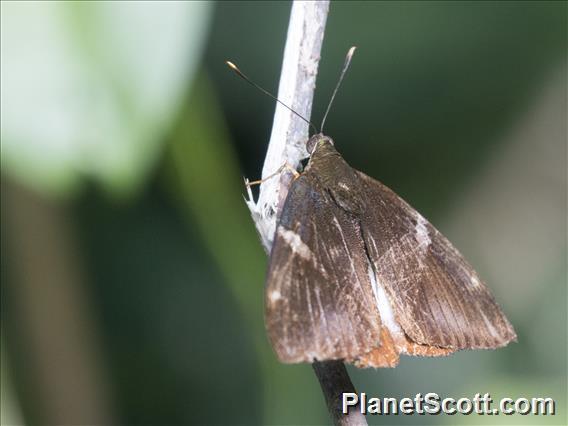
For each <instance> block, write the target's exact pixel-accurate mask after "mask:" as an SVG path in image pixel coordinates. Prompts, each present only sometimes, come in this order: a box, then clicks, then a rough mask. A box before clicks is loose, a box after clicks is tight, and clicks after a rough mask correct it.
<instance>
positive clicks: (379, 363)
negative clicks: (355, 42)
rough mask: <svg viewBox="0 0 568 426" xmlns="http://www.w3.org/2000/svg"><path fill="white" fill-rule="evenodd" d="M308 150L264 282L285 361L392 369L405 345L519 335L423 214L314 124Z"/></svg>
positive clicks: (421, 350)
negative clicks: (341, 150)
mask: <svg viewBox="0 0 568 426" xmlns="http://www.w3.org/2000/svg"><path fill="white" fill-rule="evenodd" d="M354 50H355V48H351V49H350V50H349V53H348V54H347V58H346V61H345V64H344V66H343V70H342V73H341V76H340V79H339V82H338V84H337V86H336V88H335V90H334V92H333V95H332V97H331V101H330V103H329V105H328V108H327V111H326V113H325V115H324V119H323V120H322V126H321V128H323V124H324V122H325V118H326V117H327V114H328V112H329V109H330V106H331V104H332V102H333V99H334V97H335V95H336V93H337V90H338V88H339V86H340V84H341V81H342V79H343V77H344V75H345V71H346V70H347V68H348V66H349V63H350V61H351V58H352V55H353V52H354ZM227 64H228V65H229V66H230V67H231V68H232V69H233V70H235V71H236V72H237V73H238V74H239V75H240V76H241V77H242V78H244V79H245V80H246V81H248V82H249V83H251V84H253V85H254V86H255V87H257V88H259V89H260V90H262V91H263V92H264V93H266V94H268V95H269V96H271V97H273V98H274V99H276V100H277V101H278V102H280V101H279V100H278V99H277V98H275V97H274V96H273V95H271V94H270V93H269V92H267V91H266V90H264V89H263V88H261V87H260V86H258V85H257V84H256V83H253V82H252V81H250V80H249V79H248V78H247V77H246V76H245V75H244V74H242V72H241V71H240V70H239V69H238V68H237V67H236V66H235V65H234V64H233V63H231V62H227ZM280 103H281V104H282V105H284V106H285V107H286V108H288V109H290V110H291V111H292V112H294V113H295V114H297V115H299V114H298V113H296V112H295V111H293V110H292V109H291V108H290V107H288V106H287V105H285V104H283V103H282V102H280ZM300 118H302V119H303V120H305V121H306V122H308V123H309V124H310V125H312V124H311V123H310V122H309V121H308V120H306V119H305V118H303V117H301V116H300ZM312 126H313V125H312ZM306 149H307V151H308V153H309V155H310V157H309V162H308V164H307V166H306V168H305V170H304V171H303V172H302V173H301V174H300V175H299V177H297V178H296V179H295V180H294V181H293V182H292V184H291V186H290V189H289V191H288V194H287V196H286V200H285V202H284V205H283V208H282V211H281V213H280V218H279V222H278V225H277V227H276V232H275V236H274V242H273V245H272V251H271V254H270V264H269V269H268V277H267V281H266V289H265V317H266V326H267V330H268V335H269V338H270V341H271V343H272V346H273V348H274V350H275V352H276V354H277V356H278V358H279V359H280V361H282V362H285V363H297V362H314V361H325V360H344V361H345V362H349V363H353V364H355V365H356V366H358V367H394V366H396V365H397V364H398V361H399V355H400V354H401V353H402V354H408V355H421V356H442V355H448V354H450V353H452V352H455V351H457V350H461V349H494V348H498V347H502V346H505V345H507V344H508V343H509V342H511V341H515V340H516V338H517V336H516V334H515V331H514V330H513V327H512V326H511V324H510V323H509V321H508V320H507V318H506V317H505V314H504V313H503V312H502V311H501V309H500V308H499V306H498V305H497V303H496V302H495V300H494V298H493V296H492V295H491V293H490V292H489V290H488V288H487V287H486V285H485V284H484V283H483V282H482V281H481V279H480V278H479V276H478V275H477V273H476V272H475V271H474V270H473V268H472V267H471V266H470V265H469V264H468V263H467V262H466V260H465V259H464V258H463V256H462V255H461V254H460V253H459V252H458V251H457V250H456V249H455V248H454V246H453V245H452V244H451V243H450V242H449V241H448V240H447V238H446V237H444V236H443V235H442V234H441V233H440V232H439V231H438V230H437V229H436V228H434V227H433V226H432V225H431V224H430V223H429V222H428V221H427V220H426V219H425V218H424V217H423V216H422V215H420V213H418V212H417V211H416V210H415V209H414V208H412V207H411V206H410V205H409V204H407V203H406V202H405V201H404V200H403V199H402V198H400V197H399V196H398V195H396V194H395V193H394V192H393V191H391V190H390V189H389V188H387V187H386V186H385V185H383V184H382V183H380V182H378V181H376V180H374V179H373V178H371V177H369V176H367V175H365V174H364V173H362V172H360V171H357V170H355V169H353V168H352V167H351V166H349V164H347V162H346V161H345V160H344V159H343V157H342V156H341V154H339V152H338V151H337V150H336V149H335V146H334V142H333V140H332V139H331V138H330V137H328V136H325V135H324V134H323V133H322V132H321V131H320V132H319V133H318V134H315V135H314V136H312V137H311V138H310V139H309V140H308V142H307V144H306ZM258 182H260V181H258ZM255 183H256V182H255Z"/></svg>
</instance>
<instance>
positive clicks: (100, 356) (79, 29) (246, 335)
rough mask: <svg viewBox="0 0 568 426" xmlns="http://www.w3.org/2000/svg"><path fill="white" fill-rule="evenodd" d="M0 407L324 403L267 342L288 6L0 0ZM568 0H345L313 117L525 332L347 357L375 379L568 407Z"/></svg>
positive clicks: (208, 414)
mask: <svg viewBox="0 0 568 426" xmlns="http://www.w3.org/2000/svg"><path fill="white" fill-rule="evenodd" d="M1 7H2V9H1V12H2V13H1V16H2V22H1V23H2V33H1V39H2V41H1V42H2V61H1V62H2V65H1V66H2V70H1V71H2V73H1V74H2V82H1V83H2V104H1V107H2V123H1V125H2V128H1V129H2V222H1V225H2V238H1V244H2V246H1V247H2V268H1V273H2V317H1V321H2V322H1V327H2V328H1V329H2V337H1V339H2V375H1V380H2V424H20V423H25V424H55V423H58V424H108V423H117V424H326V423H328V422H329V419H328V417H327V414H326V410H325V405H324V401H323V397H322V395H321V392H320V391H319V385H318V383H317V381H316V379H315V376H314V375H313V373H312V371H311V367H310V366H308V365H282V364H279V363H278V362H277V361H276V359H275V356H274V355H273V353H272V351H271V348H270V346H269V344H268V342H267V339H266V336H265V332H264V325H263V313H262V289H263V280H264V274H265V270H266V264H267V259H266V256H265V254H264V253H263V251H262V249H261V247H260V244H259V242H258V239H257V236H256V233H255V230H254V226H253V224H252V221H251V219H250V217H249V214H248V211H247V209H246V206H245V204H244V202H243V198H242V194H243V193H244V188H243V185H242V177H243V176H246V177H249V178H251V179H252V178H258V177H259V175H260V171H261V168H262V163H263V157H264V154H265V151H266V146H267V142H268V138H269V135H270V129H271V125H272V117H273V113H274V108H275V106H274V102H273V101H271V100H270V99H269V98H267V97H265V96H263V95H262V94H261V93H259V92H257V91H255V90H254V89H252V88H251V87H250V86H248V85H247V84H246V83H244V82H243V81H241V80H239V79H238V78H236V77H235V76H234V74H232V73H231V72H229V70H228V69H227V68H226V66H225V65H224V61H225V60H227V59H230V60H233V61H234V62H236V63H237V64H239V66H240V67H241V68H242V70H243V71H245V72H246V73H247V74H248V75H249V76H251V77H253V78H254V80H255V81H256V82H258V83H259V84H261V85H263V86H264V87H266V88H267V89H268V90H270V91H273V92H276V90H277V87H278V79H279V73H280V66H281V61H282V53H283V49H284V44H285V38H286V31H287V25H288V18H289V12H290V3H287V2H221V3H169V4H165V3H130V2H126V3H111V2H98V3H95V2H93V3H74V2H63V3H48V2H45V3H12V2H2V6H1ZM566 12H567V9H566V3H564V2H534V3H533V2H503V3H501V2H476V3H473V2H394V1H393V2H380V3H379V2H349V3H347V2H337V3H333V4H332V5H331V10H330V14H329V18H328V22H327V27H326V35H325V38H324V44H323V50H322V60H321V62H320V66H319V77H318V81H317V90H316V96H315V102H314V110H313V113H312V121H314V122H315V123H319V122H320V121H321V117H322V115H323V112H324V110H325V108H326V106H327V102H328V99H329V96H330V94H331V92H332V90H333V87H334V85H335V83H336V81H337V78H338V75H339V71H340V68H341V65H342V64H343V59H344V55H345V53H346V51H347V50H348V48H349V47H350V46H352V45H356V46H358V50H357V52H356V55H355V57H354V59H353V62H352V66H351V69H350V70H349V73H348V74H347V76H346V79H345V82H344V85H343V87H342V89H341V91H340V93H339V94H338V97H337V99H336V102H335V104H334V107H333V109H332V111H331V113H330V116H329V119H328V121H327V124H326V133H327V134H329V135H330V136H332V137H333V138H334V140H335V142H336V146H337V148H338V149H339V150H340V151H341V152H342V153H343V155H344V157H345V159H346V160H347V161H348V162H349V163H350V164H351V165H352V166H354V167H355V168H357V169H360V170H363V171H364V172H365V173H367V174H369V175H370V176H373V177H375V178H377V179H379V180H381V181H382V182H384V183H385V184H387V185H388V186H389V187H391V188H392V189H394V190H395V191H396V192H397V193H399V194H400V195H401V196H403V198H405V199H406V200H408V201H409V202H410V203H411V204H412V205H413V206H414V207H416V208H417V209H418V210H419V211H420V212H422V213H423V214H424V216H426V217H427V218H428V219H429V220H430V221H431V222H432V223H433V224H434V225H435V226H436V227H438V229H440V230H441V231H442V232H444V233H445V234H446V235H447V236H448V237H449V239H450V240H451V241H453V242H454V243H455V245H456V246H457V247H458V248H459V249H460V250H461V251H462V253H463V254H464V255H465V256H466V258H468V259H469V260H470V262H471V263H472V264H473V265H474V266H475V267H476V269H477V270H478V272H479V273H480V275H481V276H482V277H483V278H484V279H485V280H486V281H487V283H488V285H489V287H490V288H491V289H492V291H493V292H494V294H495V297H496V299H497V300H498V301H499V303H500V304H501V306H502V307H503V309H504V311H505V312H506V313H507V315H508V317H509V319H510V320H511V322H512V323H513V325H514V326H515V329H516V331H517V334H518V338H519V342H518V343H516V344H511V345H510V346H508V347H506V348H504V349H500V350H497V351H475V352H462V353H458V354H455V355H452V356H450V357H448V358H438V359H424V358H407V357H403V358H402V359H401V363H400V365H399V367H397V368H396V369H389V370H357V369H355V368H350V372H351V373H352V374H351V375H352V378H353V381H354V383H355V385H356V387H357V388H358V390H359V391H362V392H366V393H367V394H368V395H371V396H387V397H414V395H415V394H416V393H417V392H422V393H426V392H437V393H439V394H440V395H441V396H442V397H448V396H449V397H454V398H459V397H462V396H467V397H473V395H474V394H475V393H478V392H479V393H481V394H483V393H486V392H489V393H490V394H491V395H492V397H493V398H494V399H498V398H500V397H505V396H507V397H511V398H518V397H525V398H532V397H552V398H555V399H556V401H557V404H558V405H557V414H556V415H555V416H549V417H534V416H519V415H515V416H503V415H501V416H496V417H492V416H461V415H457V416H390V417H388V418H369V421H370V422H372V423H378V424H501V423H503V424H506V423H510V424H520V423H524V424H565V423H566V403H565V401H566V397H567V393H566V323H567V317H566V312H567V309H566V279H567V276H566V254H567V253H566V190H567V185H566V116H567V110H566V93H567V92H566V91H567V85H566V47H567V46H566V35H567V25H566Z"/></svg>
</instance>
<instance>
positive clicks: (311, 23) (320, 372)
mask: <svg viewBox="0 0 568 426" xmlns="http://www.w3.org/2000/svg"><path fill="white" fill-rule="evenodd" d="M328 11H329V1H327V0H326V1H294V3H293V5H292V12H291V16H290V23H289V27H288V35H287V39H286V47H285V50H284V61H283V64H282V72H281V74H280V85H279V87H278V99H280V101H282V102H283V103H284V104H286V105H288V106H290V107H291V108H292V109H293V110H294V111H296V112H297V113H298V114H299V115H301V116H303V117H305V118H306V119H307V120H310V116H311V111H312V102H313V97H314V89H315V84H316V76H317V71H318V64H319V60H320V52H321V46H322V42H323V35H324V30H325V24H326V20H327V14H328ZM307 140H308V123H307V122H306V121H304V120H302V119H301V118H299V117H298V116H297V115H296V114H294V113H293V112H291V111H290V110H289V109H287V108H285V107H283V106H282V105H280V104H277V106H276V112H275V114H274V123H273V126H272V134H271V136H270V143H269V145H268V151H267V153H266V158H265V161H264V167H263V169H262V178H263V179H265V178H267V177H269V176H270V175H273V174H274V173H275V171H277V170H279V169H280V170H282V166H283V165H284V164H287V165H288V166H290V167H291V168H293V169H296V170H297V169H298V166H299V164H300V161H301V160H302V159H303V158H305V157H307V155H308V153H307V151H306V141H307ZM291 181H292V180H291V174H290V173H286V172H282V173H281V174H280V175H279V176H278V177H273V178H271V179H267V180H265V181H263V182H262V183H261V184H260V193H259V199H258V201H257V202H256V203H255V202H254V199H253V197H252V193H251V191H250V189H249V190H248V200H247V201H246V202H247V206H248V207H249V209H250V211H251V214H252V218H253V220H254V222H255V225H256V228H257V230H258V233H259V235H260V238H261V240H262V245H263V246H264V248H265V250H266V251H267V253H270V249H271V248H272V242H273V238H274V232H275V230H276V221H277V217H278V211H279V209H280V208H281V207H282V204H283V202H284V200H285V199H286V195H287V193H288V189H289V187H290V184H291ZM313 368H314V371H315V373H316V376H317V377H318V380H319V382H320V384H321V388H322V392H323V393H324V396H325V399H326V403H327V405H328V409H329V412H330V415H331V417H332V419H333V422H334V424H336V425H342V426H344V425H350V426H351V425H366V424H367V422H366V420H365V417H364V416H363V415H362V414H361V413H360V412H359V411H358V410H352V411H350V412H349V414H347V415H343V414H342V413H341V411H340V410H341V406H339V405H338V404H339V403H340V401H341V394H342V393H343V392H354V391H355V390H354V387H353V384H352V383H351V380H350V379H349V375H348V374H347V370H346V369H345V366H344V365H343V363H342V362H341V361H327V362H316V363H314V364H313Z"/></svg>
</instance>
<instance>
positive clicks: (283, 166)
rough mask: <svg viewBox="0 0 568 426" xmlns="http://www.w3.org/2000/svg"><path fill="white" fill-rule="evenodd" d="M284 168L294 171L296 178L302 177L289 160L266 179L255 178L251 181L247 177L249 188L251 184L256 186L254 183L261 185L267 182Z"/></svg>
mask: <svg viewBox="0 0 568 426" xmlns="http://www.w3.org/2000/svg"><path fill="white" fill-rule="evenodd" d="M284 170H288V171H289V172H292V174H293V175H294V179H297V178H298V177H300V173H298V171H297V170H296V169H295V168H294V167H292V166H291V165H290V164H289V163H288V162H286V163H284V164H282V165H281V166H280V167H279V168H278V170H276V171H275V172H274V173H272V174H271V175H269V176H266V177H265V178H264V179H259V180H253V181H252V182H250V181H249V180H248V179H245V185H246V186H247V188H250V187H251V186H254V185H260V184H261V183H263V182H266V181H267V180H268V179H272V178H273V177H274V176H278V175H279V174H280V173H282V172H283V171H284Z"/></svg>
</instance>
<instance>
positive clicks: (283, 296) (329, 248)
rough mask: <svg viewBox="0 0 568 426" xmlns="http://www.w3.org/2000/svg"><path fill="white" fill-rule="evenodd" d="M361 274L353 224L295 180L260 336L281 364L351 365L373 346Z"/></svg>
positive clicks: (309, 178) (376, 326)
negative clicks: (326, 362)
mask: <svg viewBox="0 0 568 426" xmlns="http://www.w3.org/2000/svg"><path fill="white" fill-rule="evenodd" d="M369 267H370V265H369V263H368V261H367V257H366V254H365V247H364V243H363V239H362V236H361V232H360V228H359V224H358V220H357V218H356V217H353V216H352V215H350V214H349V213H346V212H345V211H344V210H343V209H341V208H340V207H338V206H337V205H336V204H335V203H334V202H333V200H332V199H331V197H330V195H329V193H328V192H327V191H326V190H324V189H323V188H322V187H321V186H320V184H319V182H318V179H317V178H316V177H315V176H314V175H312V174H311V173H310V172H306V173H304V174H302V175H301V176H300V177H299V178H298V179H296V180H295V181H294V182H293V184H292V187H291V188H290V191H289V193H288V197H287V199H286V203H285V205H284V207H283V210H282V215H281V218H280V221H279V224H278V227H277V229H276V234H275V238H274V244H273V248H272V253H271V256H270V266H269V271H268V278H267V287H266V299H265V312H266V324H267V328H268V334H269V337H270V340H271V341H272V345H273V348H274V349H275V351H276V353H277V355H278V358H279V359H280V360H281V361H282V362H288V363H295V362H313V361H314V360H327V359H345V360H346V361H350V362H354V361H356V360H357V359H358V358H359V357H362V356H364V355H365V354H367V353H369V352H371V351H372V350H373V349H374V348H376V347H378V346H379V341H380V334H381V321H380V316H379V313H378V311H377V308H376V302H375V298H374V294H373V289H372V287H371V282H370V278H369ZM396 358H397V359H398V356H397V357H396Z"/></svg>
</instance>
